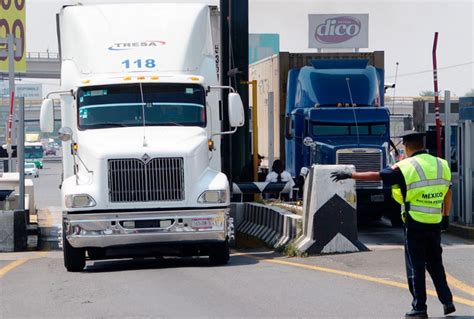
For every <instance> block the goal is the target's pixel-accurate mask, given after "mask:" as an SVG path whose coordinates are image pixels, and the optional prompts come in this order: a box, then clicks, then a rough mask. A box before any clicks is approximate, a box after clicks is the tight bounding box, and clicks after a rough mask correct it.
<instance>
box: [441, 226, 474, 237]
mask: <svg viewBox="0 0 474 319" xmlns="http://www.w3.org/2000/svg"><path fill="white" fill-rule="evenodd" d="M447 233H448V234H451V235H456V236H459V237H462V238H464V239H473V240H474V226H469V225H462V224H458V223H450V224H449V228H448V230H447Z"/></svg>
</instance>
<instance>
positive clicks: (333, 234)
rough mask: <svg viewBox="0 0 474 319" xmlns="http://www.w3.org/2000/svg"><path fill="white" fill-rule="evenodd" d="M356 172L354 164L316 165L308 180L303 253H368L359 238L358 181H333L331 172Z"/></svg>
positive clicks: (301, 240)
mask: <svg viewBox="0 0 474 319" xmlns="http://www.w3.org/2000/svg"><path fill="white" fill-rule="evenodd" d="M339 170H345V171H351V172H352V171H354V166H353V165H313V167H312V168H311V170H310V173H309V174H308V177H307V178H306V181H305V188H304V196H303V198H304V201H303V234H302V236H301V237H300V238H298V239H297V240H296V242H295V245H296V247H297V249H298V251H299V252H300V253H304V252H306V253H310V254H326V253H345V252H356V251H364V250H368V249H367V248H366V247H365V246H364V245H363V244H362V243H361V242H359V240H358V239H357V213H356V207H357V198H356V190H355V181H354V180H352V179H347V180H343V181H339V182H333V181H332V180H331V177H330V176H331V172H334V171H339Z"/></svg>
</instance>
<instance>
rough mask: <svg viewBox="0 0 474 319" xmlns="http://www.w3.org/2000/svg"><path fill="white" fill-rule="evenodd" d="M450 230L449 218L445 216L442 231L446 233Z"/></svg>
mask: <svg viewBox="0 0 474 319" xmlns="http://www.w3.org/2000/svg"><path fill="white" fill-rule="evenodd" d="M448 228H449V216H443V220H442V221H441V230H443V231H446V230H448Z"/></svg>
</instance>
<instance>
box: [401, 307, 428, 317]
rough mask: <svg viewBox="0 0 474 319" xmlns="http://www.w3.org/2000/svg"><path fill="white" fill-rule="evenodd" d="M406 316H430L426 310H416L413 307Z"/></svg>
mask: <svg viewBox="0 0 474 319" xmlns="http://www.w3.org/2000/svg"><path fill="white" fill-rule="evenodd" d="M405 317H408V318H428V313H427V312H426V310H415V309H412V310H410V311H408V312H407V313H406V314H405Z"/></svg>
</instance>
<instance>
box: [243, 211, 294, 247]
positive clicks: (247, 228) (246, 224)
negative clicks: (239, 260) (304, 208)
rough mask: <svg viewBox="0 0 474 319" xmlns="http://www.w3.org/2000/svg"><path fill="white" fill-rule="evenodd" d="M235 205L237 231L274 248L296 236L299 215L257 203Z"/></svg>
mask: <svg viewBox="0 0 474 319" xmlns="http://www.w3.org/2000/svg"><path fill="white" fill-rule="evenodd" d="M235 207H237V209H238V210H239V212H238V213H237V216H236V229H237V232H240V233H243V234H246V235H250V236H253V237H257V238H259V239H261V240H262V241H264V242H265V243H266V244H267V245H268V246H270V247H274V248H276V247H279V246H283V245H286V244H288V243H289V242H290V241H291V240H292V239H294V238H296V236H297V231H298V230H297V223H298V221H299V220H301V216H299V215H296V214H293V213H291V212H289V211H287V210H285V209H282V208H278V207H274V206H268V205H263V204H257V203H245V204H241V205H240V206H235ZM239 214H241V215H242V216H238V215H239Z"/></svg>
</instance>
